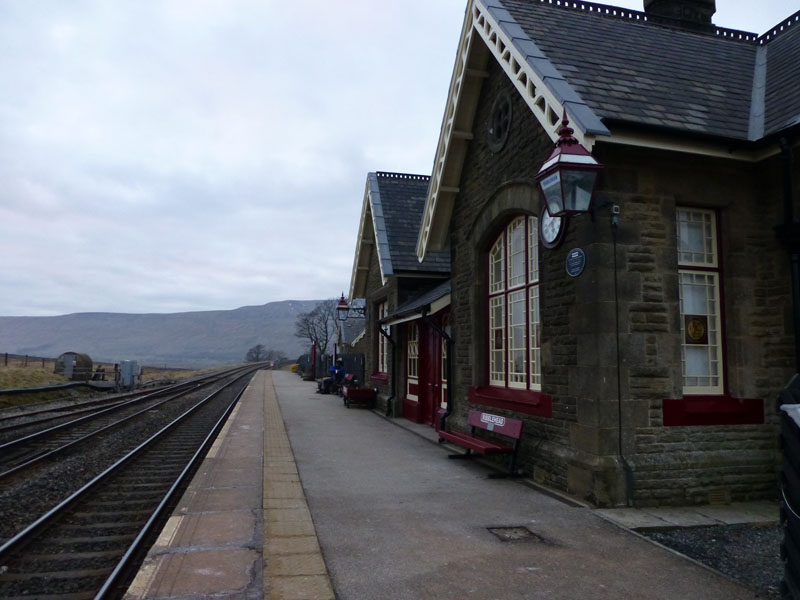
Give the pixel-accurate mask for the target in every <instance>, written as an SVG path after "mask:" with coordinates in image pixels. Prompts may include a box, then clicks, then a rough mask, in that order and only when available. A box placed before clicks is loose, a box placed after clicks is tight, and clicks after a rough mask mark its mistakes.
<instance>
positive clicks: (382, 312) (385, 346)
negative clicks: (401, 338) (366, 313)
mask: <svg viewBox="0 0 800 600" xmlns="http://www.w3.org/2000/svg"><path fill="white" fill-rule="evenodd" d="M375 313H376V315H377V320H376V321H375V334H376V335H377V337H378V339H377V344H378V348H377V353H376V357H375V358H376V372H377V373H378V374H379V375H388V373H389V340H387V339H386V336H385V335H383V334H382V333H381V331H380V330H381V329H383V331H385V332H387V333H388V327H386V326H385V325H381V321H382V320H383V319H385V318H386V317H387V316H388V315H389V302H388V301H387V300H383V301H381V302H378V303H377V305H376V311H375Z"/></svg>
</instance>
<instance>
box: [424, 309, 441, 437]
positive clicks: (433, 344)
mask: <svg viewBox="0 0 800 600" xmlns="http://www.w3.org/2000/svg"><path fill="white" fill-rule="evenodd" d="M419 334H420V339H419V350H420V352H419V378H420V386H419V387H420V398H419V403H420V406H419V409H420V410H419V413H420V422H422V423H426V424H428V425H433V423H434V420H435V417H436V411H438V410H439V406H440V403H441V397H442V356H441V347H442V343H441V338H440V337H439V334H438V333H436V331H434V330H433V329H431V328H430V327H428V326H427V325H426V324H425V323H421V324H420V331H419Z"/></svg>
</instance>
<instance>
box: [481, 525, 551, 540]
mask: <svg viewBox="0 0 800 600" xmlns="http://www.w3.org/2000/svg"><path fill="white" fill-rule="evenodd" d="M487 529H488V530H489V531H490V532H491V533H492V534H493V535H495V536H496V537H497V538H498V539H499V540H500V541H501V542H543V541H544V538H543V537H541V536H540V535H537V534H535V533H533V532H532V531H531V530H530V529H528V528H527V527H524V526H516V527H487Z"/></svg>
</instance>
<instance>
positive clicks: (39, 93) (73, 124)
mask: <svg viewBox="0 0 800 600" xmlns="http://www.w3.org/2000/svg"><path fill="white" fill-rule="evenodd" d="M603 4H613V5H617V6H625V7H628V8H634V9H637V10H641V8H642V3H641V0H630V1H616V2H603ZM465 6H466V0H405V1H403V2H395V1H389V2H385V1H378V0H372V1H367V0H344V1H342V2H331V1H330V0H327V1H322V0H292V1H291V2H277V1H275V0H136V1H135V2H130V1H125V0H70V1H69V2H64V1H63V0H35V1H31V0H4V1H3V2H2V3H0V90H2V94H0V265H2V266H1V267H0V315H4V316H17V315H28V316H39V315H59V314H67V313H72V312H94V311H103V312H132V313H144V312H182V311H191V310H215V309H232V308H237V307H239V306H245V305H254V304H264V303H266V302H272V301H277V300H288V299H315V298H327V297H332V296H338V294H339V293H340V292H342V291H343V290H344V291H345V292H346V291H347V289H348V286H349V280H350V272H351V268H352V264H353V254H354V251H355V242H356V235H357V228H358V221H359V217H360V209H361V201H362V198H363V193H364V183H365V179H366V174H367V172H369V171H378V170H384V171H399V172H409V173H422V174H430V172H431V167H432V163H433V154H434V152H435V150H436V142H437V139H438V135H439V129H440V126H441V121H442V114H443V111H444V105H445V99H446V94H447V89H448V86H449V83H450V76H451V73H452V69H453V62H454V59H455V52H456V47H457V44H458V37H459V33H460V29H461V25H462V21H463V15H464V8H465ZM798 8H800V6H798V2H797V1H796V0H792V1H789V0H761V1H760V2H757V3H756V2H741V0H717V14H716V16H715V18H714V22H715V23H716V24H717V25H720V26H723V27H731V28H737V29H745V30H748V31H754V32H756V33H763V32H764V31H766V30H767V29H769V28H770V27H771V26H773V25H775V24H776V23H777V22H778V21H780V20H781V19H782V18H784V17H787V16H789V15H790V14H791V13H793V12H794V11H796V10H797V9H798Z"/></svg>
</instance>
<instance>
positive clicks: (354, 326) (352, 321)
mask: <svg viewBox="0 0 800 600" xmlns="http://www.w3.org/2000/svg"><path fill="white" fill-rule="evenodd" d="M362 304H363V303H362ZM366 326H367V320H366V319H365V318H364V317H349V318H348V319H347V320H346V321H344V322H343V323H342V343H344V344H352V343H353V341H354V340H355V339H357V338H358V336H360V335H361V334H362V333H364V329H365V328H366Z"/></svg>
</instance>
